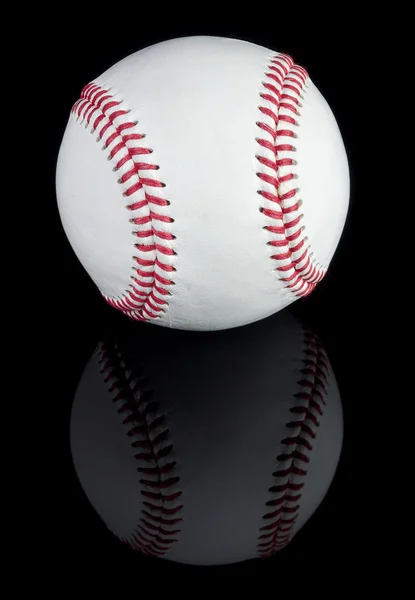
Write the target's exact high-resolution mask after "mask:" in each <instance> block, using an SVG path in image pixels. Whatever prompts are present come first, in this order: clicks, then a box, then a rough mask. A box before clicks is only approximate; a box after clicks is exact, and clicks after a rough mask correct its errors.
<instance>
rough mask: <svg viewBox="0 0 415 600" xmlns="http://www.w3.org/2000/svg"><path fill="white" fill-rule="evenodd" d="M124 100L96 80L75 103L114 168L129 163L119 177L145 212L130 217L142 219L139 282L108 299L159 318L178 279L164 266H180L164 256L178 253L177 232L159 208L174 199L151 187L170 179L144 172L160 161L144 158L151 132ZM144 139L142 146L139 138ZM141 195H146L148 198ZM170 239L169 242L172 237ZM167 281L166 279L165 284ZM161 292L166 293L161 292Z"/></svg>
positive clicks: (138, 315) (135, 314)
mask: <svg viewBox="0 0 415 600" xmlns="http://www.w3.org/2000/svg"><path fill="white" fill-rule="evenodd" d="M121 105H122V101H120V100H115V98H114V96H112V95H111V94H110V93H109V92H108V90H105V89H103V88H102V87H100V86H98V85H97V84H95V83H89V84H88V85H86V86H85V87H84V89H83V90H82V93H81V98H80V99H79V100H78V101H77V102H76V103H75V104H74V106H73V107H72V113H73V114H74V115H76V117H77V119H79V118H81V119H82V121H85V122H86V127H91V133H94V132H95V131H96V132H97V133H98V137H97V141H101V140H103V141H104V145H103V149H104V150H105V149H108V151H109V155H108V160H111V161H112V162H114V163H115V164H114V168H113V170H114V171H119V170H120V169H121V168H123V173H122V175H121V176H120V177H119V178H118V183H119V184H120V185H122V186H123V187H124V192H123V194H122V195H123V196H124V197H126V198H130V199H131V202H130V204H128V205H127V208H128V209H129V210H130V211H131V212H137V211H139V214H138V215H136V216H134V217H132V218H131V219H130V222H131V223H134V225H137V230H136V231H134V232H133V233H134V234H135V235H136V236H137V243H136V244H134V246H135V248H136V250H137V256H134V257H133V260H134V262H135V263H137V266H134V267H133V268H134V270H135V275H133V276H132V280H133V282H134V283H132V284H129V287H131V289H130V290H128V291H126V293H125V295H124V296H123V297H121V298H111V297H109V296H106V295H105V294H103V293H102V292H101V294H102V296H103V297H104V298H105V300H106V301H107V302H108V304H110V305H111V306H113V307H114V308H117V309H118V310H120V311H121V312H123V313H125V314H126V315H128V316H129V317H130V318H132V319H135V320H138V321H147V320H148V319H149V318H151V319H156V318H159V317H160V314H161V313H163V312H165V308H166V307H167V305H168V303H167V301H166V299H165V296H169V295H171V292H170V291H169V290H168V289H167V288H168V287H169V286H171V285H174V281H172V280H171V279H170V278H167V277H163V276H162V275H161V274H160V273H158V271H159V270H160V269H161V270H163V271H164V272H168V273H172V272H173V271H176V268H175V267H174V266H172V265H170V264H165V263H164V262H163V256H173V255H175V254H176V252H175V251H174V250H173V248H172V247H171V245H170V244H169V242H172V241H173V240H174V239H176V236H175V235H173V234H172V233H170V232H169V231H166V230H162V229H160V227H159V226H157V224H158V223H173V222H174V219H173V218H171V217H169V216H166V215H165V214H161V213H159V212H157V207H158V206H163V207H165V206H169V205H170V202H169V200H166V199H164V198H161V197H160V196H158V195H153V194H150V192H149V190H150V188H156V189H157V188H164V187H165V184H164V183H162V182H161V181H159V180H158V179H155V178H153V177H144V174H143V172H144V171H146V172H147V171H157V170H158V169H159V166H158V165H155V164H153V163H151V162H146V161H145V160H144V158H145V156H148V155H150V154H151V153H152V152H153V150H152V149H151V148H146V147H144V146H142V145H141V144H142V142H141V140H142V139H143V138H145V135H144V134H142V133H138V132H137V130H136V125H137V122H133V121H131V120H129V119H128V114H129V112H130V111H129V110H125V109H123V108H120V106H121ZM137 143H140V145H139V146H137V145H136V144H137ZM138 196H140V197H143V196H144V197H143V198H142V199H141V198H140V199H139V198H138ZM166 242H167V243H166ZM160 284H161V285H160ZM160 296H161V297H160Z"/></svg>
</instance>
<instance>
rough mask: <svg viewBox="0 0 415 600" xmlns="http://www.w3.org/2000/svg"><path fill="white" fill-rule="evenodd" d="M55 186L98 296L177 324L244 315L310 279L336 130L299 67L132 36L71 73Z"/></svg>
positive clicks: (328, 243)
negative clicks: (107, 64) (117, 53)
mask: <svg viewBox="0 0 415 600" xmlns="http://www.w3.org/2000/svg"><path fill="white" fill-rule="evenodd" d="M90 134H92V135H90ZM56 185H57V200H58V207H59V211H60V215H61V219H62V223H63V226H64V229H65V231H66V234H67V237H68V239H69V241H70V243H71V245H72V247H73V249H74V251H75V253H76V254H77V256H78V258H79V260H80V262H81V263H82V264H83V266H84V268H85V269H86V271H87V272H88V273H89V275H90V277H91V278H92V280H93V281H94V282H95V284H96V285H97V287H98V288H99V290H100V291H101V293H102V295H103V296H104V298H105V299H106V300H107V301H108V302H109V303H110V304H111V305H112V306H114V307H116V308H118V309H119V310H121V311H123V312H124V313H125V314H127V315H129V316H130V317H131V318H133V319H137V320H146V321H151V322H153V323H156V324H159V325H163V326H167V327H173V328H177V329H193V330H213V329H226V328H230V327H235V326H239V325H244V324H247V323H251V322H253V321H256V320H259V319H262V318H263V317H267V316H269V315H271V314H273V313H275V312H277V311H278V310H280V309H282V308H283V307H285V306H287V305H288V304H290V303H292V302H293V301H295V300H296V299H297V298H299V297H302V296H304V295H306V294H309V293H310V292H312V290H313V289H314V287H315V286H316V284H317V283H318V282H319V281H320V280H321V279H322V278H323V276H324V274H325V272H326V269H327V268H328V265H329V263H330V261H331V259H332V257H333V254H334V252H335V250H336V247H337V245H338V242H339V239H340V236H341V233H342V230H343V227H344V223H345V218H346V213H347V208H348V201H349V170H348V163H347V158H346V153H345V149H344V146H343V141H342V138H341V135H340V132H339V129H338V126H337V123H336V120H335V118H334V116H333V114H332V112H331V109H330V108H329V106H328V104H327V103H326V101H325V99H324V98H323V97H322V95H321V94H320V92H319V91H318V90H317V88H316V87H315V85H314V84H313V82H312V81H311V80H310V78H309V76H308V74H307V72H306V71H305V70H304V69H303V68H302V67H300V66H298V65H295V64H294V62H293V60H292V59H291V58H290V57H288V56H287V55H284V54H279V53H276V52H273V51H271V50H268V49H267V48H263V47H261V46H257V45H255V44H251V43H248V42H244V41H240V40H233V39H228V38H217V37H203V36H201V37H199V36H195V37H190V38H180V39H175V40H169V41H166V42H162V43H159V44H156V45H154V46H151V47H149V48H145V49H144V50H141V51H139V52H136V53H134V54H132V55H131V56H128V57H127V58H125V59H124V60H122V61H120V62H119V63H117V64H115V65H114V66H113V67H111V68H110V69H109V70H108V71H106V72H105V73H103V74H102V75H100V76H99V77H97V78H96V79H95V80H94V81H92V82H91V83H89V84H88V85H86V87H85V88H84V89H83V91H82V93H81V97H80V99H79V100H78V101H77V102H76V103H75V105H74V106H73V109H72V112H71V114H70V117H69V122H68V124H67V128H66V131H65V134H64V137H63V140H62V144H61V148H60V153H59V158H58V163H57V173H56Z"/></svg>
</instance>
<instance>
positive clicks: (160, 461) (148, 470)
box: [98, 343, 183, 556]
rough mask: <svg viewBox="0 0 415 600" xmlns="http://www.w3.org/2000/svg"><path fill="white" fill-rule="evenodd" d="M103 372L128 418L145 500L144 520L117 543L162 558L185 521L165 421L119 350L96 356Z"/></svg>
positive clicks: (104, 348)
mask: <svg viewBox="0 0 415 600" xmlns="http://www.w3.org/2000/svg"><path fill="white" fill-rule="evenodd" d="M98 356H99V364H100V371H101V373H102V375H103V377H104V380H105V382H106V384H107V386H108V389H109V391H110V392H111V394H112V401H113V402H114V403H115V405H116V406H117V412H118V413H119V414H122V415H124V414H125V418H124V419H123V421H122V423H123V425H128V429H127V430H126V433H127V436H128V437H129V438H130V439H131V441H130V445H131V447H132V448H133V449H134V450H135V451H136V453H135V455H134V458H135V460H136V461H137V464H138V466H137V472H138V473H139V475H140V479H139V483H140V486H141V487H142V488H143V489H141V490H140V494H141V495H142V497H143V498H144V500H143V502H142V504H143V508H142V509H141V517H140V520H139V523H138V525H137V527H136V529H135V531H134V532H132V533H131V534H130V535H129V536H128V537H120V538H119V539H120V540H121V541H122V542H124V543H125V544H127V545H128V546H130V547H131V548H132V549H133V550H138V551H140V552H142V553H144V554H148V555H153V556H162V555H164V554H165V553H166V552H167V550H169V548H170V547H171V545H172V544H174V543H175V542H177V541H178V540H177V534H179V533H180V531H181V530H180V528H179V527H177V525H178V524H179V523H180V522H181V521H182V517H181V516H180V513H181V510H182V508H183V505H182V504H181V503H180V499H181V495H182V492H181V491H180V490H178V489H177V484H178V483H179V481H180V477H178V476H177V475H176V461H174V460H172V457H171V454H172V451H173V445H172V444H171V443H169V442H170V434H169V430H168V428H167V427H166V424H165V416H164V415H163V414H162V413H160V412H159V406H158V403H157V402H154V401H153V399H152V390H151V389H150V388H149V385H148V382H147V381H146V379H145V378H144V377H137V374H136V372H135V370H134V369H133V368H131V367H130V366H129V365H128V364H127V359H126V357H125V355H124V354H123V353H122V352H121V351H120V349H119V347H118V346H117V345H114V346H112V345H110V344H108V343H107V344H103V343H102V344H101V345H100V348H99V350H98Z"/></svg>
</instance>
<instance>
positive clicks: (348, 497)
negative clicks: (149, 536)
mask: <svg viewBox="0 0 415 600" xmlns="http://www.w3.org/2000/svg"><path fill="white" fill-rule="evenodd" d="M108 18H109V19H110V16H109V17H108ZM263 18H264V17H263ZM265 21H266V22H267V24H268V22H269V27H268V28H267V27H259V25H261V24H260V23H255V24H252V27H251V28H243V27H238V26H237V25H235V26H234V27H222V28H221V27H218V26H217V24H216V26H208V25H201V23H204V22H205V21H204V19H203V18H202V17H200V18H198V17H195V18H194V19H193V24H192V25H186V24H182V25H181V26H177V25H172V26H171V27H169V26H167V25H166V24H163V25H162V24H161V23H160V22H157V21H156V20H150V21H149V23H150V24H151V26H150V24H148V26H146V27H144V26H137V28H136V30H135V32H134V33H132V30H131V29H130V28H129V27H127V26H126V24H124V27H123V28H121V29H122V30H121V31H118V30H117V32H116V33H114V31H113V30H111V31H112V33H111V34H109V32H108V29H105V28H103V29H101V31H100V33H99V34H98V33H97V32H96V31H94V34H93V35H91V28H92V30H95V29H96V28H95V27H94V24H93V23H92V22H89V24H86V23H83V25H82V26H81V25H80V24H78V26H77V27H75V28H73V27H72V28H71V29H70V32H68V31H62V32H61V33H60V34H59V35H56V34H55V35H54V36H53V44H51V45H52V47H53V54H55V55H56V56H58V57H59V74H58V73H57V71H55V70H54V66H53V65H54V64H55V63H53V62H52V60H50V70H51V74H52V76H51V82H50V92H51V94H52V95H53V102H51V104H50V107H49V110H50V114H51V115H52V118H51V121H50V122H51V123H52V129H51V135H50V137H49V141H50V144H49V147H48V159H47V160H48V163H47V167H48V170H49V169H50V178H49V179H48V180H47V184H48V186H49V187H48V193H47V199H46V202H45V205H44V206H45V207H46V210H47V232H46V231H45V237H46V238H47V248H50V247H53V249H54V251H53V253H50V251H47V252H46V254H45V261H44V264H45V265H46V269H47V270H48V272H49V273H52V274H53V275H52V281H53V294H52V296H49V300H48V301H47V302H48V320H49V321H50V334H51V343H50V351H49V354H50V358H49V360H48V363H49V367H48V368H49V371H50V373H51V378H50V379H51V388H52V390H54V391H53V393H52V394H50V397H51V399H50V403H53V404H52V406H53V414H54V423H53V434H54V438H56V439H55V441H54V442H53V444H54V449H53V453H52V454H53V456H52V457H51V456H49V460H48V463H47V464H48V469H50V473H51V474H53V481H54V485H53V488H54V491H53V492H52V493H51V496H50V499H49V502H50V511H49V523H48V524H49V525H50V531H49V529H48V533H47V536H46V538H45V539H46V543H47V544H48V548H49V553H50V554H53V548H54V547H55V544H58V545H59V547H62V546H64V547H65V548H67V549H68V551H69V552H70V556H71V563H70V565H68V566H67V568H68V572H71V573H73V574H74V576H75V577H76V573H77V569H78V567H81V566H84V565H85V564H88V565H90V566H91V568H92V564H91V561H92V563H95V562H96V561H98V562H97V563H96V564H100V565H101V567H100V568H101V569H102V566H103V565H106V564H112V565H117V566H119V567H120V568H121V567H122V568H123V569H124V570H125V572H128V573H130V574H132V573H135V572H137V573H138V574H139V573H140V572H141V570H145V569H158V570H159V572H160V573H165V572H167V573H173V574H176V573H184V572H186V571H187V572H188V573H189V572H190V573H191V572H195V573H197V574H198V575H201V574H205V575H207V576H208V577H210V576H211V575H212V574H217V573H220V574H230V575H232V574H244V575H245V574H258V573H261V574H265V573H267V574H268V573H269V574H271V573H272V574H278V573H279V569H281V570H282V569H286V568H288V567H293V566H294V567H295V565H297V564H299V562H300V561H304V562H314V561H322V560H325V561H327V560H332V559H334V557H335V556H336V555H339V554H341V553H342V552H343V551H344V547H345V545H347V544H348V543H350V540H351V539H352V538H353V536H354V533H353V531H354V529H355V519H356V514H355V504H356V491H354V492H353V491H352V490H353V479H354V471H355V466H354V462H353V456H354V454H355V447H354V441H355V438H356V436H357V427H358V425H357V423H358V421H359V418H358V415H359V413H360V405H361V402H362V399H363V396H364V394H365V391H364V389H365V386H364V384H363V385H361V381H362V378H364V377H363V375H362V372H361V367H360V365H361V364H362V359H363V357H364V356H366V355H367V337H366V335H365V328H366V314H367V311H368V310H369V305H368V302H367V300H366V297H365V296H364V295H361V294H359V293H357V290H358V289H359V288H361V282H362V279H363V278H365V273H364V268H361V269H356V265H361V256H360V254H361V252H360V247H361V244H362V242H361V240H362V235H363V229H362V227H363V225H364V223H365V221H366V220H367V216H368V211H369V209H368V207H367V204H366V203H365V194H366V190H365V181H364V175H363V159H362V136H361V126H360V117H359V115H360V112H361V111H360V110H359V105H360V98H359V94H356V90H357V89H359V86H360V77H361V71H360V69H356V64H360V55H361V52H362V48H363V41H362V40H360V43H359V36H360V33H359V31H357V30H355V31H354V33H353V35H354V36H355V38H356V40H357V43H355V44H350V43H349V40H350V31H347V32H346V31H345V32H344V33H342V30H341V28H340V27H339V28H336V27H334V26H333V21H332V22H330V17H328V21H327V22H324V23H323V22H319V24H318V25H315V24H313V25H312V26H311V25H310V27H307V26H303V27H304V28H303V29H302V30H301V31H299V30H298V29H297V28H296V26H295V23H294V22H293V20H291V19H290V25H289V26H287V27H282V26H281V27H279V26H276V25H275V24H276V23H277V22H278V10H277V9H275V15H274V18H272V15H267V17H266V18H265ZM137 22H138V23H140V18H139V17H137ZM172 22H174V21H172ZM141 23H142V22H141ZM195 23H196V25H195ZM255 25H256V26H258V28H257V29H256V28H255ZM133 29H134V28H133ZM127 30H128V31H129V33H128V34H127V33H126V31H127ZM185 35H220V36H225V37H234V38H240V39H245V40H248V41H252V42H254V43H257V44H260V45H263V46H267V47H269V48H271V49H273V50H275V51H279V52H286V53H288V54H290V55H291V56H292V57H293V58H294V60H295V62H297V63H298V64H301V65H302V66H304V67H305V68H306V69H307V70H308V71H309V74H310V76H311V79H312V80H313V82H314V83H315V84H316V86H317V87H318V88H319V90H320V91H321V93H322V94H323V96H324V97H325V98H326V100H327V101H328V103H329V105H330V107H331V109H332V110H333V113H334V115H335V117H336V119H337V122H338V124H339V127H340V130H341V133H342V136H343V140H344V144H345V147H346V151H347V154H348V159H349V167H350V176H351V197H350V207H349V212H348V217H347V222H346V225H345V229H344V232H343V235H342V238H341V240H340V243H339V245H338V248H337V251H336V254H335V256H334V258H333V260H332V263H331V265H330V269H329V273H328V275H327V276H326V277H325V279H324V280H323V281H322V282H321V284H319V286H318V287H317V289H316V290H315V291H314V292H313V294H312V295H311V296H309V297H308V298H307V299H304V300H299V301H297V302H296V303H295V304H294V305H292V306H291V307H290V308H289V310H290V311H291V312H292V313H293V314H295V315H296V316H298V317H299V318H300V319H301V320H302V321H303V322H305V323H306V324H308V325H309V326H310V327H311V328H312V329H313V330H314V331H315V333H317V334H318V336H319V337H320V338H321V340H322V342H323V344H324V346H325V347H326V350H327V352H328V356H329V358H330V362H331V364H332V366H333V369H334V372H335V375H336V379H337V381H338V384H339V388H340V392H341V396H342V402H343V409H344V418H345V438H344V446H343V452H342V457H341V460H340V464H339V467H338V470H337V473H336V476H335V479H334V481H333V484H332V486H331V488H330V490H329V492H328V494H327V496H326V498H325V499H324V501H323V503H322V504H321V506H320V507H319V509H318V510H317V511H316V513H315V514H314V516H313V517H312V518H311V519H310V521H309V522H308V523H307V525H306V526H305V527H304V528H303V530H301V531H300V533H299V534H298V535H297V536H296V537H295V538H294V540H293V541H292V542H291V544H290V545H289V546H288V547H287V548H286V549H285V550H284V551H283V552H281V553H279V554H277V555H276V556H275V557H274V558H272V559H269V560H267V561H265V562H262V561H249V562H248V563H244V564H240V565H230V566H224V567H192V566H183V565H176V564H174V563H169V562H168V561H165V560H156V559H151V558H147V557H142V556H140V555H138V554H137V553H134V552H132V551H130V550H129V549H127V548H125V547H124V546H123V545H122V544H121V543H120V542H118V541H117V540H116V539H115V538H114V537H113V536H112V534H110V533H109V532H108V531H107V530H106V528H105V526H104V525H103V524H102V522H101V521H100V519H99V517H98V516H97V515H96V514H95V512H94V510H93V509H92V508H91V507H90V505H89V504H88V501H87V500H86V497H85V496H84V494H83V492H82V489H81V488H80V485H79V483H78V481H77V478H76V475H75V473H74V470H73V467H72V462H71V456H70V450H69V438H68V434H69V415H70V407H71V402H72V399H73V395H74V393H75V389H76V385H77V383H78V381H79V378H80V377H81V374H82V370H83V368H84V366H85V363H86V361H87V360H88V358H89V356H90V355H91V353H92V352H93V350H94V348H95V346H96V343H97V342H98V340H99V338H100V337H101V335H102V333H103V332H104V331H105V330H106V329H107V328H108V327H111V326H117V323H120V325H121V326H124V323H125V319H124V317H122V316H121V315H119V314H118V313H116V311H114V310H113V309H111V308H110V307H109V306H107V305H106V304H105V303H104V301H103V300H102V299H101V297H100V296H99V293H98V291H97V289H96V288H95V286H94V284H93V283H92V281H91V280H90V279H89V277H88V275H87V274H86V272H85V271H84V270H83V268H82V267H81V265H80V263H79V262H78V260H77V258H76V256H75V255H74V253H73V252H72V249H71V247H70V245H69V243H68V240H67V239H66V237H65V235H64V232H63V229H62V227H61V224H60V220H59V214H58V211H57V206H56V196H55V187H54V185H55V182H54V174H55V167H56V158H57V154H58V150H59V145H60V143H61V139H62V136H63V133H64V129H65V126H66V122H67V119H68V115H69V111H70V109H71V107H72V105H73V103H74V102H75V101H76V99H77V98H78V96H79V93H80V91H81V89H82V88H83V86H84V85H85V84H86V83H88V82H89V81H91V80H92V79H93V78H94V77H96V76H98V75H99V74H100V73H102V72H103V71H105V70H106V69H107V68H109V67H110V66H111V65H113V64H114V63H115V62H117V61H118V60H120V59H122V58H123V57H125V56H127V55H128V54H130V53H132V52H135V51H136V50H139V49H141V48H143V47H146V46H148V45H151V44H153V43H157V42H159V41H163V40H166V39H170V38H173V37H181V36H185ZM51 41H52V40H51ZM62 74H63V75H62ZM363 287H364V286H363ZM45 362H46V361H45ZM48 397H49V395H48ZM49 406H50V404H49ZM57 465H58V466H57ZM57 520H58V521H59V523H57ZM56 528H58V529H59V534H57V533H56V531H55V530H56ZM57 537H58V539H57ZM58 540H59V541H58ZM93 569H94V570H95V568H93Z"/></svg>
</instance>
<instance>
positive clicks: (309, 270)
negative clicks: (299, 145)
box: [256, 54, 326, 297]
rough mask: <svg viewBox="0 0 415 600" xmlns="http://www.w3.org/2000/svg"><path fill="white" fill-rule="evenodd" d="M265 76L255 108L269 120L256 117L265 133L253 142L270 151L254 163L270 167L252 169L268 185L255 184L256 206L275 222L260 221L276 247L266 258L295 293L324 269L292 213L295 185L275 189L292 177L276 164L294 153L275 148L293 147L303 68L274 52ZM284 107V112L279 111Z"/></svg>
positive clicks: (306, 290)
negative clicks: (259, 204) (260, 187)
mask: <svg viewBox="0 0 415 600" xmlns="http://www.w3.org/2000/svg"><path fill="white" fill-rule="evenodd" d="M265 77H266V81H264V82H263V87H264V88H265V91H263V92H261V93H260V96H261V98H262V100H265V101H266V102H267V103H268V106H260V107H259V110H260V112H261V113H262V114H264V115H266V116H267V117H268V118H269V119H271V120H272V121H273V126H270V125H269V124H267V123H265V122H261V121H258V122H257V126H258V127H259V128H260V129H261V130H262V131H263V132H264V133H265V134H266V135H267V136H268V138H270V139H262V138H257V142H258V144H259V145H260V146H261V147H262V148H265V149H267V150H269V151H270V152H271V153H272V155H273V159H272V160H271V159H270V158H267V157H264V156H260V155H257V156H256V158H257V160H258V161H259V163H260V164H261V165H262V166H264V167H266V168H267V169H268V170H269V171H270V172H269V173H268V172H258V173H257V176H258V177H259V179H261V180H262V181H263V182H265V183H266V184H268V185H269V186H271V188H273V189H272V191H269V190H268V191H267V190H258V194H260V195H261V196H262V197H263V198H264V199H265V200H266V201H267V202H268V203H269V204H268V206H267V207H264V206H263V207H260V211H261V212H262V213H263V214H264V215H265V216H266V217H268V218H270V219H274V220H276V221H277V223H278V225H266V226H265V227H264V229H266V230H267V231H269V232H270V233H271V234H272V239H271V240H270V241H269V242H267V243H268V245H269V246H272V247H274V248H276V249H277V251H276V253H275V254H272V255H271V256H270V258H271V259H273V260H276V261H278V263H279V264H278V266H277V267H276V271H277V272H278V274H279V279H280V281H282V282H284V285H285V287H286V288H287V289H289V290H291V291H292V292H293V293H294V294H295V295H296V296H298V297H301V296H306V295H308V294H310V293H311V292H312V291H313V290H314V288H315V287H316V285H317V283H318V282H319V281H321V280H322V279H323V277H324V276H325V273H326V270H325V269H323V268H321V267H318V266H317V264H315V263H314V262H313V261H312V259H311V254H310V252H309V250H308V248H307V247H306V246H305V242H306V238H304V237H303V236H302V231H303V229H304V228H303V227H301V226H300V221H301V217H302V215H299V214H298V215H296V214H297V213H298V211H299V208H300V205H299V202H298V200H297V189H296V188H292V189H290V190H289V191H286V192H285V193H282V192H281V185H282V184H284V183H286V182H289V181H292V180H294V179H295V178H296V175H295V173H294V172H291V171H290V170H289V172H287V173H285V174H283V172H282V169H284V168H285V167H290V166H294V165H295V164H296V162H295V160H294V158H291V157H286V156H284V157H283V156H281V153H295V151H296V148H295V146H294V139H295V138H296V133H295V130H294V128H295V127H298V123H297V119H296V117H297V116H299V115H300V112H299V110H298V109H299V108H300V107H301V102H300V100H301V93H302V91H303V89H304V87H305V84H306V81H307V78H308V73H307V71H306V70H305V69H303V68H302V67H300V66H298V65H295V64H294V61H293V60H292V58H291V57H290V56H287V55H285V54H278V55H276V56H275V57H274V58H273V59H272V60H271V61H270V64H269V65H268V69H267V72H266V73H265ZM270 105H271V106H270ZM286 111H288V112H289V114H285V113H286ZM287 125H288V126H291V127H292V128H293V129H291V128H290V127H287ZM287 138H288V140H287ZM291 140H292V141H291ZM283 142H284V143H283ZM287 142H288V143H287ZM288 201H291V202H288ZM290 213H294V215H293V216H292V218H291V217H289V218H287V215H290ZM300 253H301V254H300Z"/></svg>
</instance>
